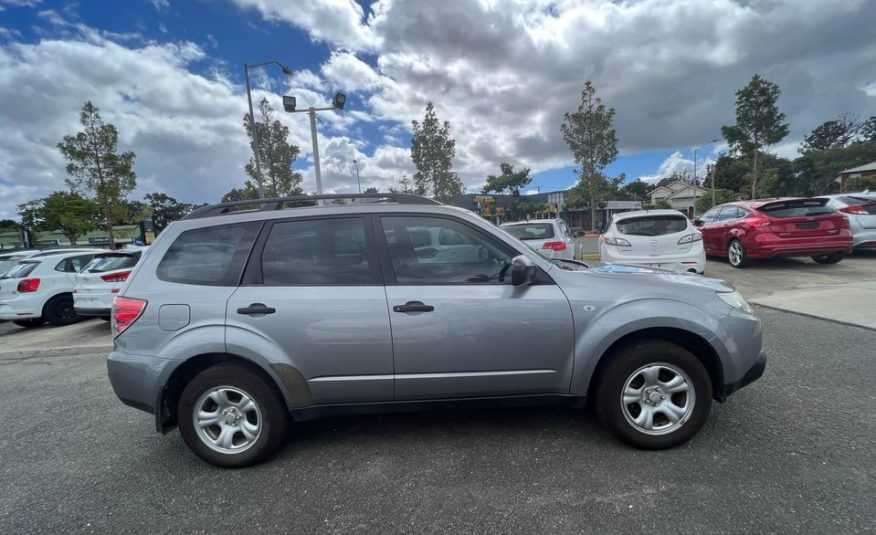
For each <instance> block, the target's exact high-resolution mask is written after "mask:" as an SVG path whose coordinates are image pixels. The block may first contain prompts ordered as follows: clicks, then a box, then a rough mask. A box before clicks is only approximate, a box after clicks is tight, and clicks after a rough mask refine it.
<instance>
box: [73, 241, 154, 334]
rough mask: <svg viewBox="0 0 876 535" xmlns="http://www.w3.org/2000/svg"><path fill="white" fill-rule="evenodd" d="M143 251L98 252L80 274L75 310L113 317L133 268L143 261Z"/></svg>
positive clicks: (81, 313) (89, 314) (83, 314)
mask: <svg viewBox="0 0 876 535" xmlns="http://www.w3.org/2000/svg"><path fill="white" fill-rule="evenodd" d="M141 254H142V250H140V249H136V250H121V251H112V252H106V253H100V254H99V255H96V256H95V257H94V259H93V260H92V261H91V262H90V263H89V264H88V265H87V266H85V267H84V268H83V269H82V271H80V272H79V273H78V274H77V275H76V287H75V288H74V290H73V309H74V310H75V311H76V313H77V314H79V315H80V316H98V317H101V318H104V319H107V320H108V319H109V318H110V312H111V309H112V306H113V300H114V299H115V297H116V294H117V293H119V291H120V290H121V289H122V286H123V285H124V284H125V281H126V280H128V276H129V275H130V274H131V270H132V269H134V266H136V265H137V262H139V261H140V255H141Z"/></svg>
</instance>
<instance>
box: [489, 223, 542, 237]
mask: <svg viewBox="0 0 876 535" xmlns="http://www.w3.org/2000/svg"><path fill="white" fill-rule="evenodd" d="M502 229H503V230H506V231H508V233H509V234H511V235H512V236H514V237H515V238H517V239H518V240H547V239H549V238H553V237H554V226H553V225H552V224H550V223H526V224H524V225H508V226H507V227H502Z"/></svg>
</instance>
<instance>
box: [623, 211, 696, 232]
mask: <svg viewBox="0 0 876 535" xmlns="http://www.w3.org/2000/svg"><path fill="white" fill-rule="evenodd" d="M615 227H616V228H617V231H618V232H619V233H621V234H626V235H628V236H663V235H666V234H676V233H678V232H684V231H685V230H687V218H686V217H684V216H682V215H651V216H644V217H630V218H627V219H621V220H620V221H618V222H617V223H615Z"/></svg>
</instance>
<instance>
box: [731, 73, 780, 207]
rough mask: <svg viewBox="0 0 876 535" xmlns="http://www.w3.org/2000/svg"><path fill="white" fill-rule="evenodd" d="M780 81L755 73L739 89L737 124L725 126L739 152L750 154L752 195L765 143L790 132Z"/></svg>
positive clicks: (775, 141)
mask: <svg viewBox="0 0 876 535" xmlns="http://www.w3.org/2000/svg"><path fill="white" fill-rule="evenodd" d="M781 94H782V90H781V88H779V86H778V85H776V84H774V83H773V82H770V81H769V80H765V79H764V78H762V77H761V76H760V75H759V74H755V75H754V76H753V77H752V78H751V81H750V82H749V83H748V85H747V86H745V87H743V88H742V89H740V90H739V91H737V92H736V124H735V125H731V126H722V127H721V135H722V136H724V139H726V140H727V143H728V144H729V145H730V146H731V147H732V148H733V150H735V151H736V152H737V153H741V154H745V155H751V158H752V164H751V198H752V199H754V198H756V197H757V178H758V177H757V173H758V169H757V159H758V155H759V153H760V150H761V148H762V147H768V146H770V145H775V144H776V143H778V142H779V141H781V140H782V139H784V138H785V136H787V135H788V123H786V122H785V114H784V113H782V112H780V111H779V108H778V105H777V104H778V100H779V95H781Z"/></svg>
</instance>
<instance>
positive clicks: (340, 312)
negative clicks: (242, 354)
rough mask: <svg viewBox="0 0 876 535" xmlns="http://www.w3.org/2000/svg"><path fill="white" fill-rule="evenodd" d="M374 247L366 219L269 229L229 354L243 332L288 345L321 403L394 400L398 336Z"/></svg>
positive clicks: (236, 307)
mask: <svg viewBox="0 0 876 535" xmlns="http://www.w3.org/2000/svg"><path fill="white" fill-rule="evenodd" d="M373 241H374V240H373V237H372V233H371V230H370V225H369V224H368V220H367V219H366V218H365V217H363V216H332V217H318V218H312V219H300V218H296V219H284V220H275V221H269V222H267V223H266V224H265V228H264V230H263V231H262V234H261V236H260V237H259V240H258V242H257V243H256V246H255V248H254V249H253V254H252V257H251V259H250V261H249V263H248V265H247V269H246V274H245V275H244V282H243V284H242V285H241V286H240V288H238V289H237V290H236V291H235V292H234V294H233V295H232V296H231V298H230V299H229V300H228V307H227V312H226V314H227V316H226V317H227V325H228V327H229V328H228V333H229V334H228V344H229V347H230V346H232V345H233V344H234V343H236V342H235V341H234V340H233V338H234V337H236V336H238V335H237V334H236V333H237V332H238V331H239V330H240V329H242V330H245V331H249V332H250V333H255V334H257V335H258V336H259V337H260V338H263V339H265V340H266V341H267V342H268V343H269V344H275V345H277V346H279V347H280V348H281V349H282V351H283V352H284V353H285V354H286V355H288V356H289V358H290V359H291V364H292V365H293V366H294V367H295V368H296V369H297V370H298V372H299V373H300V374H301V375H302V376H303V377H304V379H305V380H306V381H307V383H308V386H309V388H310V392H311V395H312V398H313V402H314V403H344V402H363V401H389V400H392V398H393V379H392V374H393V364H392V338H391V335H390V330H389V316H388V311H387V307H386V294H385V293H384V289H383V283H382V280H381V276H380V267H379V263H378V262H377V260H376V258H377V256H376V254H375V252H374V251H375V247H374V244H373ZM235 327H236V328H237V329H235Z"/></svg>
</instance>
